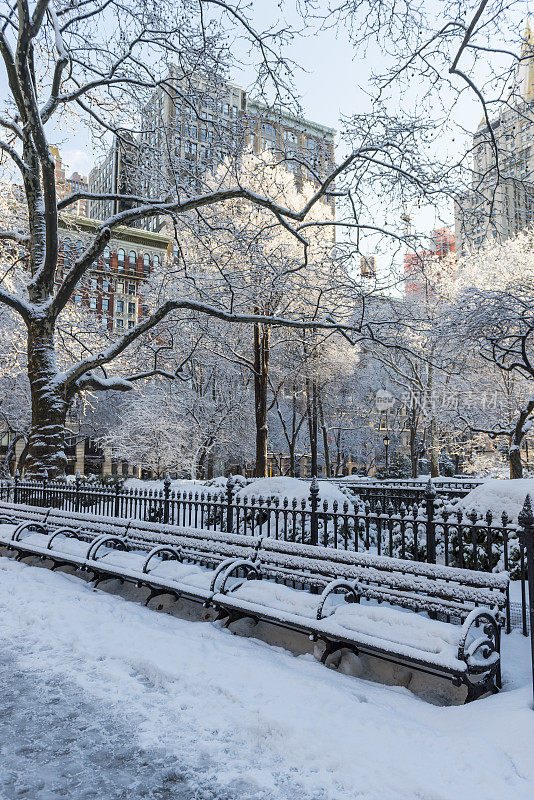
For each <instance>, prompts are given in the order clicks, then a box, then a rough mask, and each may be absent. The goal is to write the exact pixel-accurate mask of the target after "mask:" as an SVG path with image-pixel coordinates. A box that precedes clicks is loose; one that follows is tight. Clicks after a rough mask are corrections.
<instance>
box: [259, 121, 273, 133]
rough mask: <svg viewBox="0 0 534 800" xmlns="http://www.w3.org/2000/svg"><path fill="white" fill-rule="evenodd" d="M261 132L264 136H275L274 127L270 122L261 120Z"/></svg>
mask: <svg viewBox="0 0 534 800" xmlns="http://www.w3.org/2000/svg"><path fill="white" fill-rule="evenodd" d="M261 132H262V134H263V135H264V136H276V128H275V127H274V125H273V124H272V123H271V122H262V123H261Z"/></svg>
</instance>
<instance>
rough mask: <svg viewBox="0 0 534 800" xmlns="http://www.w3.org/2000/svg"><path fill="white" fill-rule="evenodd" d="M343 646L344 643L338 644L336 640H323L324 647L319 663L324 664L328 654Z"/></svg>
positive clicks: (332, 653)
mask: <svg viewBox="0 0 534 800" xmlns="http://www.w3.org/2000/svg"><path fill="white" fill-rule="evenodd" d="M344 648H345V645H342V644H339V643H338V642H330V641H327V642H325V648H324V650H323V654H322V656H321V658H320V661H321V664H326V662H327V661H328V659H329V658H330V656H332V655H334V653H337V652H338V650H343V649H344Z"/></svg>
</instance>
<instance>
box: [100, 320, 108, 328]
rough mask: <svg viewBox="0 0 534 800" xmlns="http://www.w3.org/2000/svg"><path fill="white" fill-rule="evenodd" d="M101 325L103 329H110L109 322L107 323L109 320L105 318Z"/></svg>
mask: <svg viewBox="0 0 534 800" xmlns="http://www.w3.org/2000/svg"><path fill="white" fill-rule="evenodd" d="M100 323H101V325H102V327H103V328H105V329H106V330H107V328H108V321H107V319H106V318H105V317H102V319H101V320H100Z"/></svg>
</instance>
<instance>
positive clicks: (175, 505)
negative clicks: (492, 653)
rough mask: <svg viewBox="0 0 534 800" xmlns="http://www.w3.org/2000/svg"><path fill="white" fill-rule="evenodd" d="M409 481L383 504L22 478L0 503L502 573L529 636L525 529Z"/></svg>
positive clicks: (7, 485)
mask: <svg viewBox="0 0 534 800" xmlns="http://www.w3.org/2000/svg"><path fill="white" fill-rule="evenodd" d="M375 487H376V484H375V485H373V486H372V487H366V488H369V489H374V488H375ZM411 488H413V487H398V486H396V485H394V486H393V487H391V486H384V485H383V484H382V485H380V489H381V490H382V491H386V490H387V491H392V492H394V493H395V494H394V496H391V495H390V496H389V501H388V502H387V504H382V502H381V500H380V499H379V498H377V497H372V498H371V497H368V498H367V499H365V500H363V499H362V498H358V497H357V496H356V495H354V496H353V497H352V498H351V497H347V498H346V500H344V501H343V502H342V503H340V502H339V501H337V500H335V499H334V500H331V501H329V500H327V499H321V497H320V496H319V494H320V489H319V484H318V483H317V481H316V480H313V481H312V483H311V486H310V493H309V497H307V498H303V499H301V500H297V499H296V498H287V497H284V498H280V497H279V496H273V497H261V496H253V495H249V494H248V491H249V490H250V487H249V488H248V489H247V492H240V491H239V490H238V487H236V484H235V482H234V479H233V478H232V477H231V476H230V478H229V479H228V480H227V482H226V485H225V486H224V488H223V489H216V488H215V489H214V488H209V487H207V488H205V489H204V490H200V491H197V490H195V491H186V492H175V491H171V481H170V480H168V479H166V480H165V481H164V487H163V489H162V490H153V489H137V488H132V489H127V488H124V487H123V486H122V485H121V483H120V482H117V483H116V484H115V485H112V486H105V485H102V484H92V483H86V482H84V481H83V480H82V479H81V477H80V476H77V477H76V479H75V480H74V481H72V482H67V481H28V480H21V479H20V478H19V477H18V476H15V479H14V480H13V481H5V482H2V483H0V500H5V501H8V502H14V503H17V504H26V505H35V506H45V507H48V506H52V507H55V508H60V509H63V510H66V511H84V512H90V513H94V514H95V515H98V516H110V517H122V518H126V519H128V518H134V519H141V520H146V521H153V522H162V523H164V524H173V525H183V526H193V527H195V528H207V529H208V530H221V531H231V532H233V533H238V534H245V535H251V536H260V535H261V536H269V537H274V538H276V539H284V540H287V541H295V542H303V543H306V544H318V545H322V546H325V547H334V548H342V549H345V550H354V551H370V552H375V553H378V554H379V555H388V556H393V557H397V558H406V559H413V560H416V561H427V562H429V563H436V562H437V563H442V564H445V565H448V566H456V567H465V568H469V569H475V570H482V571H489V572H492V571H500V570H506V571H508V572H509V573H510V575H511V577H512V579H518V580H520V581H521V582H522V587H523V593H522V594H523V598H522V599H523V602H522V628H523V632H524V633H525V635H526V633H527V602H526V580H527V566H526V551H525V545H524V541H523V540H522V538H521V536H520V533H521V527H520V526H519V525H517V524H515V523H514V522H512V521H511V520H510V519H509V518H508V515H507V514H506V512H503V513H502V514H501V515H500V517H499V518H495V517H494V516H493V514H492V512H491V511H488V512H487V513H486V514H484V515H482V514H480V513H477V512H476V511H471V512H465V511H464V510H461V509H455V508H454V507H453V506H451V505H450V504H449V503H448V502H444V498H443V496H441V497H440V496H439V494H438V491H439V489H438V491H436V487H435V486H434V485H433V484H432V482H429V483H428V484H427V486H426V487H424V488H422V487H420V486H418V487H417V489H416V491H417V495H415V497H416V499H415V500H414V499H413V498H414V495H413V494H410V493H407V494H401V492H402V491H404V490H406V489H408V490H410V489H411ZM386 496H387V495H386ZM394 500H396V501H397V502H396V504H394ZM410 501H412V502H410Z"/></svg>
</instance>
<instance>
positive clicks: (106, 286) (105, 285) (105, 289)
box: [102, 280, 109, 292]
mask: <svg viewBox="0 0 534 800" xmlns="http://www.w3.org/2000/svg"><path fill="white" fill-rule="evenodd" d="M102 291H103V292H109V281H105V280H104V281H102Z"/></svg>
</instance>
